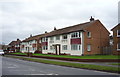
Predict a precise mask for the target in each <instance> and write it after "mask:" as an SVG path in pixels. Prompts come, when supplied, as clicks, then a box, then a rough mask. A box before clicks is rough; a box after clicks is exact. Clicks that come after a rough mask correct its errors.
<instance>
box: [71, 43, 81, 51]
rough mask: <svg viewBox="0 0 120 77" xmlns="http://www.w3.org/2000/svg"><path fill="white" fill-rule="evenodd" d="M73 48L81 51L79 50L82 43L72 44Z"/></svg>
mask: <svg viewBox="0 0 120 77" xmlns="http://www.w3.org/2000/svg"><path fill="white" fill-rule="evenodd" d="M71 50H74V51H79V50H81V45H80V44H71Z"/></svg>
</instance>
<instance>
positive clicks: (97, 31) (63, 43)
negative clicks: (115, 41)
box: [41, 17, 110, 55]
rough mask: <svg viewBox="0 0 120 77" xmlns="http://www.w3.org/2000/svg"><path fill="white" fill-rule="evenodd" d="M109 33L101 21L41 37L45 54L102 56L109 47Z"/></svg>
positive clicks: (74, 26) (52, 32)
mask: <svg viewBox="0 0 120 77" xmlns="http://www.w3.org/2000/svg"><path fill="white" fill-rule="evenodd" d="M109 34H110V33H109V31H108V30H107V29H106V28H105V26H104V25H103V24H102V23H101V22H100V21H99V20H94V18H92V17H91V18H90V21H89V22H85V23H81V24H77V25H73V26H69V27H66V28H62V29H56V28H54V30H53V31H51V32H49V33H47V34H44V35H43V36H42V37H41V46H42V53H43V54H56V55H62V54H65V55H93V54H102V47H105V46H108V45H109Z"/></svg>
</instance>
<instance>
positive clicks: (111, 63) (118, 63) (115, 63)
mask: <svg viewBox="0 0 120 77" xmlns="http://www.w3.org/2000/svg"><path fill="white" fill-rule="evenodd" d="M109 65H119V66H120V63H111V64H109Z"/></svg>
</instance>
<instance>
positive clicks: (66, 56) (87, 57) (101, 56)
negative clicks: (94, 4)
mask: <svg viewBox="0 0 120 77" xmlns="http://www.w3.org/2000/svg"><path fill="white" fill-rule="evenodd" d="M11 54H18V55H27V54H25V53H11ZM33 55H35V56H48V57H61V58H74V59H120V57H118V56H117V55H91V56H69V55H48V54H33Z"/></svg>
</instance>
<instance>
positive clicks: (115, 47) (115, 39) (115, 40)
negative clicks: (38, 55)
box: [111, 23, 120, 55]
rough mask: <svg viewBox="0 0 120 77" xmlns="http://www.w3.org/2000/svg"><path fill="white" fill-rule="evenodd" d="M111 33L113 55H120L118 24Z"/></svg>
mask: <svg viewBox="0 0 120 77" xmlns="http://www.w3.org/2000/svg"><path fill="white" fill-rule="evenodd" d="M111 31H113V54H115V55H120V23H119V24H118V25H117V26H115V27H114V28H113V29H111Z"/></svg>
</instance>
